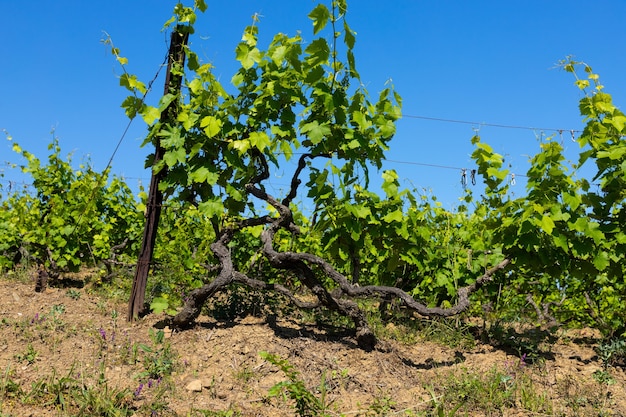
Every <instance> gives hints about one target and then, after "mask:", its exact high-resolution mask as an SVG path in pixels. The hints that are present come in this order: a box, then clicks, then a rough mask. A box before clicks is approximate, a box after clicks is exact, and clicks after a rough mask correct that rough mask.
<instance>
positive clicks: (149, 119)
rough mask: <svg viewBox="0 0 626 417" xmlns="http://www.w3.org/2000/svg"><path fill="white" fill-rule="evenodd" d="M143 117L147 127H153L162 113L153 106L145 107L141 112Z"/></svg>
mask: <svg viewBox="0 0 626 417" xmlns="http://www.w3.org/2000/svg"><path fill="white" fill-rule="evenodd" d="M140 114H141V117H142V118H143V121H144V122H146V124H147V125H151V124H152V123H154V122H155V120H158V119H159V118H160V117H161V112H160V111H159V109H157V108H156V107H152V106H143V107H142V108H141V111H140Z"/></svg>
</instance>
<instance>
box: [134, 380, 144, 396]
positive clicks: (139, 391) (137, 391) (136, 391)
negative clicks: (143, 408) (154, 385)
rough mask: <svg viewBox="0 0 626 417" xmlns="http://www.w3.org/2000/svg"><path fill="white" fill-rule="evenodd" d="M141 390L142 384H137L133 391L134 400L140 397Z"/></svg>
mask: <svg viewBox="0 0 626 417" xmlns="http://www.w3.org/2000/svg"><path fill="white" fill-rule="evenodd" d="M141 390H143V383H139V386H138V387H137V389H136V390H135V398H138V397H139V396H140V395H141Z"/></svg>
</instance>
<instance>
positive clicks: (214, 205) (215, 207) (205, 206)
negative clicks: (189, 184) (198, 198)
mask: <svg viewBox="0 0 626 417" xmlns="http://www.w3.org/2000/svg"><path fill="white" fill-rule="evenodd" d="M198 211H199V212H200V213H201V214H203V215H205V216H207V217H209V218H215V217H221V216H222V214H223V213H224V204H223V203H222V200H220V199H219V198H215V199H213V200H208V201H203V202H201V203H200V204H198Z"/></svg>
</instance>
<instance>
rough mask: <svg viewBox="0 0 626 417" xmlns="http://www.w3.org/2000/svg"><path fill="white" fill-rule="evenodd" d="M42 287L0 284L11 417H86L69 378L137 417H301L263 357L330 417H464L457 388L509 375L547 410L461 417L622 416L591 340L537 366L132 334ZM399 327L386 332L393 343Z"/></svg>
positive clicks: (518, 403)
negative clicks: (60, 389)
mask: <svg viewBox="0 0 626 417" xmlns="http://www.w3.org/2000/svg"><path fill="white" fill-rule="evenodd" d="M33 288H34V286H33V285H31V284H30V283H18V282H15V281H11V280H6V279H0V300H1V301H0V320H1V322H0V401H1V403H2V405H1V406H0V416H2V417H6V416H19V417H27V416H37V417H40V416H58V415H76V414H74V413H77V411H76V409H75V408H71V407H69V406H68V408H67V409H66V410H65V411H63V410H62V408H63V407H62V406H61V401H59V397H58V395H56V393H55V392H53V391H54V387H55V386H59V385H58V383H59V381H61V379H62V378H64V377H66V378H68V381H69V380H71V381H74V382H75V381H80V384H81V386H84V387H85V388H86V389H92V390H97V391H98V392H100V393H102V392H103V390H104V389H105V388H106V389H108V390H109V393H110V394H111V393H115V392H119V393H121V394H120V398H121V403H122V404H124V405H126V406H128V407H131V408H132V409H133V410H134V411H133V412H134V415H139V416H141V415H146V416H149V415H152V416H196V415H198V416H206V415H224V416H226V415H233V416H236V415H241V416H293V415H294V414H295V411H294V408H293V402H292V401H291V400H289V398H288V397H283V396H281V395H277V396H274V397H271V396H269V395H268V394H269V393H270V391H271V389H272V387H273V386H275V384H277V383H279V382H281V381H285V380H286V379H287V377H286V375H285V373H284V372H282V371H281V370H280V369H279V368H278V367H277V366H276V365H275V364H272V363H270V362H268V361H267V360H265V359H263V358H262V357H261V356H260V355H259V352H262V351H264V352H268V353H270V354H274V355H277V356H278V357H280V358H282V359H286V360H287V361H288V364H290V365H293V367H294V369H295V370H296V371H298V372H299V379H300V380H301V381H303V382H304V384H305V386H306V387H307V389H308V390H309V392H310V393H312V394H314V395H315V396H316V397H318V398H323V399H324V400H323V402H324V403H325V405H326V406H327V407H326V409H327V414H328V415H331V416H334V415H337V416H339V415H345V416H358V415H362V416H365V415H370V416H372V415H390V416H391V415H394V416H407V415H408V416H411V415H413V416H418V415H422V416H427V415H437V409H436V407H437V405H438V404H441V410H442V411H445V412H446V413H451V414H445V415H446V416H447V415H454V414H452V405H454V404H455V402H454V401H453V399H454V395H453V394H454V393H450V392H449V390H453V389H461V388H462V387H463V384H469V383H470V382H468V381H470V380H472V378H473V379H474V380H475V379H476V378H481V377H484V378H487V376H488V375H489V374H490V373H493V372H497V373H498V375H502V376H501V379H502V381H501V386H500V387H499V388H498V389H501V390H506V389H510V388H511V387H512V386H513V385H512V384H513V383H514V382H515V381H517V380H518V378H521V375H524V377H525V378H526V379H525V381H526V383H527V384H528V381H531V383H532V387H534V390H535V392H534V394H542V395H544V399H543V403H542V404H544V405H545V406H544V407H540V409H539V411H533V410H529V409H528V408H529V407H528V404H526V405H525V404H524V399H523V395H522V394H518V395H517V397H516V399H514V400H513V404H509V405H508V406H507V407H505V408H497V407H495V406H494V407H492V408H490V407H489V406H485V405H482V406H479V405H476V403H475V402H472V401H468V400H463V399H461V400H462V406H461V407H460V409H459V410H458V411H457V414H456V415H469V416H480V415H493V416H502V415H504V416H526V415H528V416H531V415H532V416H536V415H556V416H570V415H581V416H592V415H593V416H598V415H613V416H624V415H626V390H625V387H626V375H625V372H624V370H623V369H622V368H619V367H611V368H610V369H608V372H607V373H606V375H607V376H610V377H611V378H612V379H611V380H610V381H609V382H612V383H611V384H607V383H601V382H599V381H598V373H597V372H598V371H599V370H600V371H602V370H603V368H602V363H601V362H600V361H599V358H598V356H597V353H596V351H595V350H594V346H596V345H597V342H598V340H597V337H598V335H597V334H596V333H595V332H593V331H592V330H576V331H568V332H567V333H561V334H559V337H558V338H557V339H556V340H553V341H552V342H550V345H549V346H544V348H543V349H542V352H541V355H536V357H535V359H536V360H535V363H534V364H529V363H525V362H522V361H521V359H520V356H519V353H516V352H512V351H511V350H510V349H509V350H507V349H503V348H498V347H497V346H494V345H497V344H494V343H492V344H482V343H479V342H476V343H475V344H473V346H467V345H461V346H460V347H447V346H445V345H442V344H440V343H434V342H432V341H426V340H417V341H416V342H415V343H410V344H407V343H400V342H398V341H395V340H385V341H382V342H381V343H380V345H379V347H378V348H377V349H376V350H374V351H371V352H365V351H363V350H360V349H359V348H358V347H357V346H356V344H355V341H354V340H353V339H352V337H351V336H350V334H349V332H341V331H336V330H329V329H327V328H326V329H325V328H322V327H320V326H316V325H313V324H302V320H300V319H298V320H296V319H289V318H278V319H267V318H264V317H254V316H247V317H244V318H240V319H236V320H227V321H218V320H215V319H214V318H211V317H207V316H203V317H201V318H200V320H199V321H198V326H196V327H195V328H194V329H191V330H188V331H183V332H172V331H171V330H170V329H169V328H168V327H167V326H165V325H164V323H165V322H164V316H162V315H161V316H155V315H149V316H147V317H145V318H143V319H141V320H139V321H138V322H135V323H132V324H130V323H127V322H126V320H125V315H126V305H125V303H121V302H115V301H112V300H107V299H103V298H102V297H101V296H97V295H93V294H90V292H89V291H88V290H86V289H84V288H82V289H81V288H70V289H68V288H48V289H47V290H46V291H45V292H43V293H35V292H34V291H33ZM393 327H394V325H391V324H390V325H388V328H387V330H389V333H390V334H391V333H393V330H394V328H393ZM159 330H162V331H163V336H164V337H163V339H162V340H160V339H159V335H160V333H159ZM528 353H529V354H532V353H533V352H528ZM525 359H527V358H525ZM594 373H596V374H595V377H594ZM98 381H99V382H98ZM520 381H521V380H520ZM37 384H39V385H37ZM55 384H57V385H55ZM62 385H63V384H62V383H61V386H62ZM322 385H323V388H320V387H322ZM18 387H19V388H18ZM37 387H39V388H37ZM42 387H43V388H42ZM29 392H30V393H31V395H30V396H29V395H28V393H29ZM111 395H112V394H111ZM464 395H466V394H464ZM457 400H459V399H458V398H457ZM92 401H94V402H95V401H96V400H92ZM66 402H67V403H69V402H70V401H69V399H66ZM456 403H459V402H458V401H457V402H456ZM526 403H528V401H526ZM85 407H86V408H85V410H88V409H89V408H88V407H87V406H85ZM94 409H95V408H94ZM83 412H84V413H85V414H84V415H89V411H83ZM441 415H444V414H441Z"/></svg>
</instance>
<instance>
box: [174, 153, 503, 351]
mask: <svg viewBox="0 0 626 417" xmlns="http://www.w3.org/2000/svg"><path fill="white" fill-rule="evenodd" d="M255 156H256V157H257V158H260V159H261V166H262V167H267V165H266V164H264V163H263V160H264V157H263V155H259V154H257V155H255ZM317 156H327V155H317ZM313 157H316V155H310V154H307V155H302V156H301V157H300V160H299V163H298V168H297V170H296V172H295V174H294V176H293V178H292V182H291V190H290V192H289V194H288V196H287V197H286V198H285V199H283V201H282V202H279V201H278V200H276V199H275V198H274V197H273V196H271V195H269V194H267V193H266V192H265V191H264V190H263V189H262V188H261V187H260V186H259V183H260V182H261V180H262V178H263V177H264V176H265V175H264V174H263V173H261V174H260V175H257V176H256V177H255V180H256V181H251V182H250V183H248V184H247V185H246V191H247V192H248V193H250V194H252V195H253V196H254V197H256V198H258V199H260V200H263V201H265V202H266V203H268V204H270V205H271V206H272V207H274V208H275V209H276V210H277V212H278V217H270V216H263V217H257V218H250V219H246V220H243V221H241V222H239V223H237V224H235V225H234V226H231V227H228V228H225V229H223V230H222V231H221V232H220V234H219V235H218V238H217V240H216V241H215V242H214V243H213V244H212V245H211V250H212V251H213V253H214V254H215V256H216V257H217V259H218V261H219V264H220V271H219V274H218V275H217V277H216V278H215V279H214V280H213V281H212V282H210V283H209V284H206V285H204V286H203V287H201V288H198V289H196V290H194V291H192V292H191V293H190V294H189V297H188V299H187V302H186V304H185V306H184V307H183V309H182V311H180V312H179V313H178V314H177V315H176V316H175V317H174V318H173V320H172V322H173V325H174V326H176V327H188V326H190V325H192V324H193V322H194V320H195V319H196V318H197V317H198V316H199V314H200V310H201V308H202V306H203V305H204V303H205V302H206V300H207V299H208V297H210V296H212V295H214V294H215V293H217V292H218V291H221V290H223V289H224V288H225V287H226V286H227V285H228V284H230V283H232V282H238V283H241V284H244V285H247V286H249V287H252V288H255V289H262V290H270V291H276V292H278V293H281V294H283V295H284V296H286V297H287V298H288V299H289V300H290V301H291V302H293V303H294V304H295V305H296V306H298V307H299V308H303V309H310V308H316V307H319V306H324V307H326V308H328V309H330V310H333V311H337V312H339V313H341V314H343V315H345V316H347V317H350V318H351V319H352V321H353V322H354V324H355V327H356V340H357V343H358V345H359V346H360V347H361V348H364V349H372V348H373V347H374V346H375V344H376V337H375V336H374V333H373V332H372V330H371V329H370V327H369V325H368V323H367V320H366V318H365V314H364V313H363V312H362V311H361V309H359V307H358V305H357V304H356V302H355V301H353V298H357V297H379V298H386V299H391V298H397V299H399V300H401V301H402V302H403V303H404V305H406V306H407V307H408V308H409V309H411V310H413V311H415V312H417V313H418V314H420V315H422V316H427V317H432V316H439V317H450V316H454V315H457V314H459V313H461V312H462V311H464V310H466V309H467V308H468V307H469V305H470V300H469V296H470V295H471V294H472V293H474V292H476V291H478V290H479V289H480V288H482V287H483V286H484V285H485V284H486V283H488V282H489V281H491V280H492V279H493V276H494V274H495V273H496V272H497V271H499V270H501V269H503V268H505V267H506V266H507V265H509V264H510V262H511V260H510V259H509V258H505V259H504V260H502V261H501V262H499V263H498V264H497V265H495V266H493V267H492V268H491V269H489V270H487V271H486V272H485V273H484V274H483V275H482V276H480V277H479V278H477V279H476V281H475V282H474V283H472V284H470V285H468V286H465V287H462V288H460V289H459V290H458V300H457V303H456V304H455V305H454V306H452V307H449V308H441V307H428V306H426V305H425V304H422V303H420V302H418V301H416V300H415V299H413V297H411V296H410V295H409V294H407V293H406V292H405V291H403V290H401V289H400V288H397V287H388V286H376V285H368V286H363V287H359V286H356V285H353V284H351V283H350V281H349V280H348V279H347V278H346V277H345V276H344V275H343V274H341V273H340V272H338V271H337V270H335V269H334V268H333V266H332V265H330V264H329V263H328V262H327V261H325V260H324V259H322V258H320V257H318V256H316V255H313V254H310V253H296V252H289V251H287V252H278V251H276V249H275V248H274V236H275V235H276V233H277V232H278V231H279V230H281V229H285V230H288V231H290V232H291V233H299V228H298V227H297V225H295V224H294V222H293V213H292V211H291V209H290V208H289V203H290V202H291V201H292V200H293V198H295V196H296V191H297V188H298V186H299V184H300V180H299V179H298V176H299V174H300V173H301V172H302V170H303V169H304V167H305V160H306V158H313ZM257 225H266V226H267V227H266V229H265V230H264V231H263V232H262V234H261V244H262V248H261V249H262V253H263V255H264V256H265V258H266V259H267V261H268V262H269V264H270V265H271V266H272V267H274V268H277V269H282V270H287V271H290V272H293V273H294V274H295V275H296V277H297V278H298V279H299V280H300V281H301V282H302V283H303V284H304V285H306V286H307V288H309V290H310V291H311V292H312V293H313V294H314V295H315V296H316V297H317V300H318V302H315V303H311V302H304V301H302V300H300V299H298V298H297V297H296V296H295V295H294V294H293V293H292V292H291V291H290V290H289V289H288V288H286V287H284V286H282V285H280V284H269V283H266V282H264V281H262V280H258V279H255V278H251V277H249V276H247V275H246V274H244V273H242V272H240V271H237V270H235V268H234V266H233V261H232V258H231V255H230V250H229V248H228V243H229V242H230V241H231V239H232V237H233V236H234V234H235V232H237V231H238V230H241V229H244V228H246V227H251V226H257ZM313 267H316V268H317V269H319V270H320V271H322V272H323V274H324V275H325V276H326V277H327V278H330V279H332V280H333V281H334V282H335V283H336V284H337V285H338V288H337V289H336V290H334V291H332V292H331V291H329V290H328V289H327V288H326V287H325V286H324V284H323V282H322V280H321V279H320V277H318V276H317V274H316V272H315V270H314V269H313ZM317 269H316V270H317Z"/></svg>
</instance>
